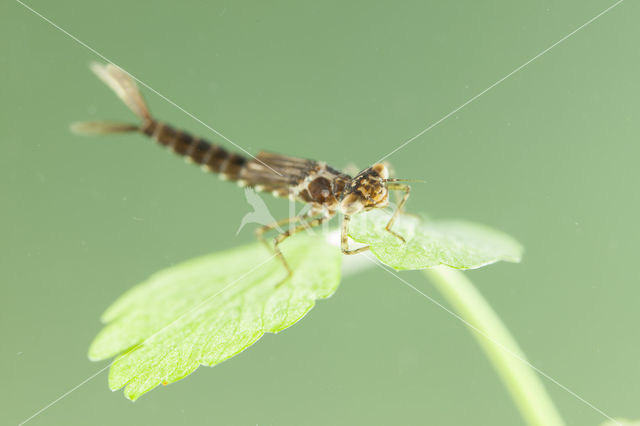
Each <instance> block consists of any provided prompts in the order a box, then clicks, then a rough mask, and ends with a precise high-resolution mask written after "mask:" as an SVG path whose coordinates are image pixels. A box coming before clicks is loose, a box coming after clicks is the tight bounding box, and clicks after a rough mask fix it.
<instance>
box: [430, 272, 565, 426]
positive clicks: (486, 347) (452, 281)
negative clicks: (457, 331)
mask: <svg viewBox="0 0 640 426" xmlns="http://www.w3.org/2000/svg"><path fill="white" fill-rule="evenodd" d="M424 273H425V275H426V276H427V277H429V278H430V279H431V281H432V282H433V283H434V284H435V286H436V288H438V290H439V291H440V292H441V293H442V294H443V296H444V297H445V298H446V299H447V301H448V302H449V303H450V304H451V306H452V307H453V308H454V310H455V311H456V313H457V315H459V317H460V318H462V319H463V320H464V321H465V323H466V325H467V327H468V328H469V329H470V331H471V334H472V335H473V337H474V338H475V339H476V340H477V342H478V343H479V344H480V347H481V348H482V350H483V351H484V353H485V354H486V355H487V357H488V358H489V361H491V364H492V365H493V367H494V368H495V369H496V371H497V372H498V375H499V376H500V378H501V379H502V382H503V383H504V385H505V387H506V388H507V391H508V392H509V394H510V395H511V398H513V401H514V402H515V404H516V406H517V407H518V409H519V411H520V414H521V415H522V417H523V418H524V419H525V421H526V422H527V423H528V424H530V425H544V426H556V425H557V426H562V425H564V421H563V420H562V418H561V417H560V414H559V413H558V411H557V409H556V407H555V406H554V405H553V402H552V401H551V398H550V397H549V395H548V394H547V393H546V391H545V388H544V386H543V384H542V382H541V381H540V379H539V376H538V375H537V374H536V372H535V371H534V369H533V366H532V365H531V364H530V363H529V361H527V359H526V357H525V355H524V353H523V352H522V350H521V349H520V348H519V347H518V344H517V343H516V341H515V339H514V338H513V337H512V336H511V334H510V333H509V331H508V330H507V327H506V326H505V325H504V324H503V323H502V321H500V318H499V317H498V315H497V314H496V313H495V312H494V311H493V309H491V306H489V303H487V301H486V300H485V299H484V297H482V295H481V294H480V293H479V292H478V290H477V289H476V288H475V287H474V285H473V283H471V281H470V280H469V279H468V278H467V277H466V275H465V274H463V273H462V272H460V271H458V270H455V269H451V268H447V267H438V268H433V269H426V270H424Z"/></svg>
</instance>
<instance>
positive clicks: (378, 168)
mask: <svg viewBox="0 0 640 426" xmlns="http://www.w3.org/2000/svg"><path fill="white" fill-rule="evenodd" d="M371 170H373V171H374V172H376V173H377V174H378V175H379V176H380V177H381V178H382V179H389V170H388V169H387V166H385V165H384V164H382V163H377V164H374V165H373V166H371Z"/></svg>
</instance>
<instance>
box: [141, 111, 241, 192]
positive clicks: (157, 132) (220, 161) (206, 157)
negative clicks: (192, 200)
mask: <svg viewBox="0 0 640 426" xmlns="http://www.w3.org/2000/svg"><path fill="white" fill-rule="evenodd" d="M142 133H144V134H145V135H147V136H149V137H150V138H152V139H155V140H156V141H157V142H158V143H159V144H160V145H163V146H166V147H167V148H169V149H171V150H172V151H173V152H175V153H176V154H178V155H182V156H184V157H186V158H188V159H189V160H190V161H192V162H194V163H196V164H200V165H202V167H203V168H204V169H206V170H207V171H210V172H213V173H219V174H220V175H221V177H223V178H224V179H228V180H238V178H239V175H240V171H241V170H242V168H243V167H244V165H245V164H246V163H247V158H246V157H244V156H242V155H238V154H235V153H231V152H229V151H227V150H226V149H224V148H222V147H221V146H219V145H214V144H212V143H209V142H207V141H205V140H203V139H200V138H195V137H193V136H191V135H190V134H189V133H185V132H182V131H180V130H176V129H174V128H173V127H171V126H169V125H168V124H165V123H161V122H159V121H155V120H151V121H148V122H147V123H145V124H144V125H143V127H142Z"/></svg>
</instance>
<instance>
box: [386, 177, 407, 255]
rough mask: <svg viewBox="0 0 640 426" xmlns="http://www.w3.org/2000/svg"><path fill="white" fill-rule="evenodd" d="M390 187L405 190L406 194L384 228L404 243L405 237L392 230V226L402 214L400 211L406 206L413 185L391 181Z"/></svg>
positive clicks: (393, 189) (390, 188) (394, 189)
mask: <svg viewBox="0 0 640 426" xmlns="http://www.w3.org/2000/svg"><path fill="white" fill-rule="evenodd" d="M388 189H389V190H392V191H404V195H403V196H402V199H401V200H400V202H399V203H398V206H397V207H396V210H395V211H394V212H393V215H391V219H389V222H387V226H385V228H384V229H386V230H387V231H388V232H390V233H392V234H393V235H395V236H396V237H398V238H399V239H400V240H401V241H402V242H403V243H404V242H406V241H405V239H404V237H403V236H402V235H400V234H398V233H397V232H395V231H394V230H392V229H391V227H392V226H393V223H394V222H395V221H396V219H397V218H398V216H400V213H402V207H404V205H405V203H406V202H407V199H409V194H410V193H411V186H409V185H405V184H403V183H391V184H389V185H388Z"/></svg>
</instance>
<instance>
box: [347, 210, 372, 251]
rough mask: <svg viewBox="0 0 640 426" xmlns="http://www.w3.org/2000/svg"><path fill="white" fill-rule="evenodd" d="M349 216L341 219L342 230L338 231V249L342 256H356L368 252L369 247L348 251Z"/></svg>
mask: <svg viewBox="0 0 640 426" xmlns="http://www.w3.org/2000/svg"><path fill="white" fill-rule="evenodd" d="M350 221H351V216H346V215H345V217H344V218H343V219H342V228H341V231H340V248H341V249H342V253H344V254H358V253H362V252H363V251H367V250H369V246H364V247H358V248H357V249H353V250H349V222H350Z"/></svg>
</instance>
